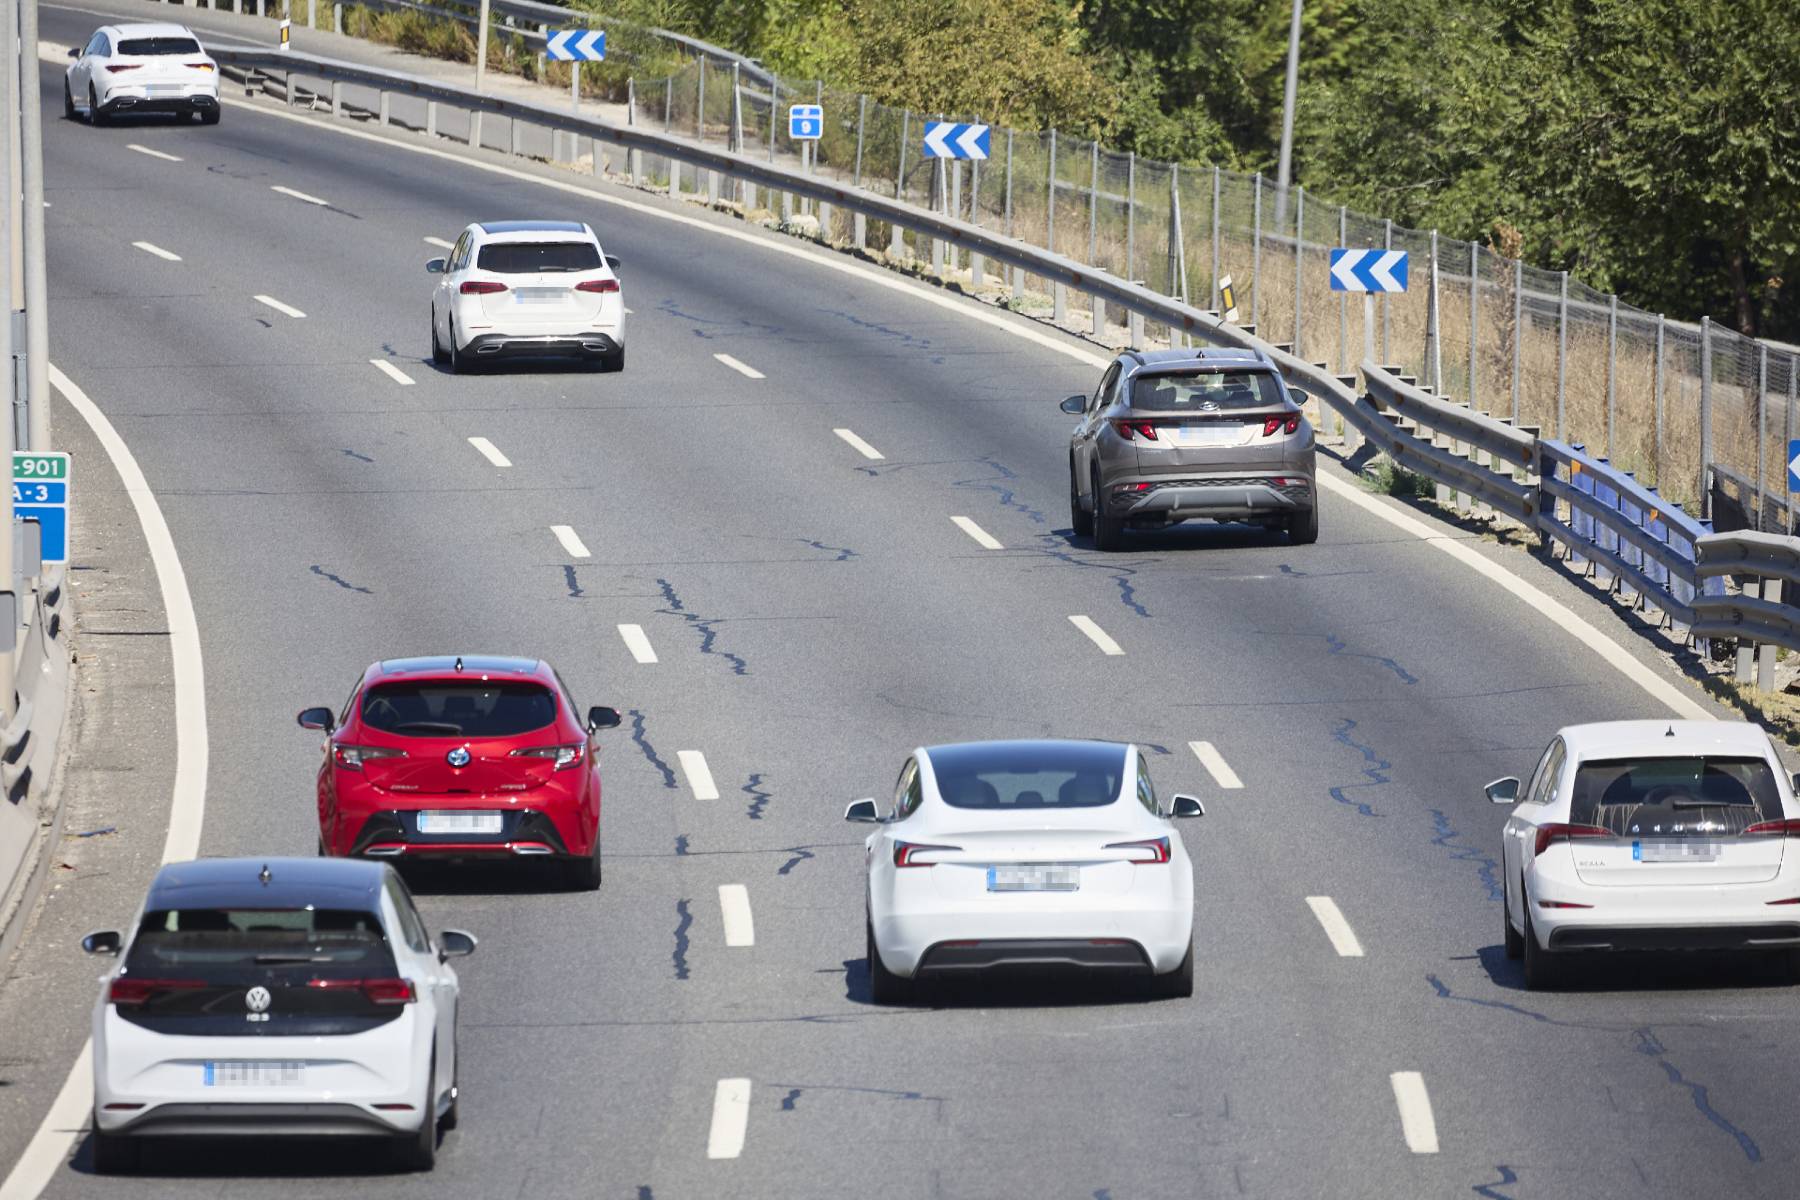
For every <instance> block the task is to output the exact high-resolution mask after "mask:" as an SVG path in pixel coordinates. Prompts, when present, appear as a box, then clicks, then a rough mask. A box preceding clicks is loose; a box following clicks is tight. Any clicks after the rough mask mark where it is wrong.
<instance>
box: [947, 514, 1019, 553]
mask: <svg viewBox="0 0 1800 1200" xmlns="http://www.w3.org/2000/svg"><path fill="white" fill-rule="evenodd" d="M950 519H951V520H952V521H954V522H955V523H956V527H957V528H958V529H960V530H962V531H963V532H964V533H966V534H968V535H969V536H970V537H972V538H974V539H975V544H976V545H977V546H980V547H981V548H982V549H983V550H1004V549H1006V547H1005V546H1002V545H1001V544H1000V542H999V540H998V539H996V538H995V537H994V535H993V534H991V533H989V532H988V531H987V530H985V529H983V528H982V527H981V526H979V525H977V524H976V523H975V522H973V521H971V520H969V518H967V517H951V518H950Z"/></svg>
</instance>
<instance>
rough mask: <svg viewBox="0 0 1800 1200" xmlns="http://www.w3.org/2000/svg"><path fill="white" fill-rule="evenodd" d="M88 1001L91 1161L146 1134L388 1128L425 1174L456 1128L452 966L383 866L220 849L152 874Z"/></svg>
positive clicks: (128, 1147)
mask: <svg viewBox="0 0 1800 1200" xmlns="http://www.w3.org/2000/svg"><path fill="white" fill-rule="evenodd" d="M82 948H83V949H85V950H87V951H88V952H89V953H90V954H108V955H115V956H117V958H118V963H117V965H116V966H115V967H114V968H113V969H112V970H111V971H110V972H108V974H107V975H106V976H105V977H104V978H103V979H102V981H101V982H102V987H101V990H100V999H99V1001H98V1002H97V1003H96V1004H95V1006H94V1138H93V1148H94V1166H95V1169H96V1170H98V1171H101V1172H103V1173H112V1172H118V1171H123V1170H128V1169H130V1168H132V1167H134V1166H135V1165H136V1164H137V1159H138V1149H139V1147H140V1146H141V1145H142V1142H141V1140H140V1139H141V1138H143V1137H170V1136H176V1137H180V1136H200V1137H217V1136H220V1135H250V1136H263V1135H270V1134H287V1135H298V1136H304V1137H321V1136H324V1137H331V1136H338V1135H347V1136H353V1137H375V1138H385V1139H388V1140H389V1142H390V1143H391V1144H392V1145H393V1147H394V1150H395V1152H396V1157H397V1158H398V1160H399V1162H400V1164H401V1165H402V1166H405V1167H408V1168H411V1169H415V1170H428V1169H430V1167H431V1166H432V1163H433V1162H434V1160H435V1158H436V1154H437V1134H438V1131H439V1130H440V1129H449V1128H451V1127H452V1126H454V1125H455V1124H456V1099H457V1090H456V1004H457V979H456V972H455V971H453V970H451V969H450V967H449V965H448V962H447V960H448V959H450V958H454V957H457V956H460V955H464V954H468V953H470V952H471V951H473V950H474V949H475V939H474V938H473V937H471V936H470V935H468V934H466V933H462V932H459V931H456V930H447V931H445V932H444V933H443V934H442V935H440V937H439V938H438V939H437V940H436V941H435V942H434V941H433V940H432V938H431V937H430V935H428V934H427V933H426V932H425V926H424V924H423V923H422V922H421V921H420V920H419V913H418V910H417V909H415V908H414V907H413V902H412V897H411V896H410V895H409V894H408V893H407V890H406V885H405V884H404V883H402V882H401V880H400V876H399V875H397V874H396V873H395V872H394V869H393V868H392V867H390V866H388V865H387V864H386V863H378V862H369V861H366V860H360V859H344V858H269V859H261V858H215V859H203V860H201V861H198V862H185V863H171V864H169V865H167V866H165V867H163V868H162V870H160V871H159V872H157V875H156V879H155V880H154V882H152V883H151V885H150V892H149V895H148V896H147V897H146V899H145V901H144V907H143V908H142V909H141V910H140V911H139V913H138V916H137V920H136V922H135V923H134V925H133V926H132V928H131V930H130V932H128V933H124V934H121V933H118V932H114V931H106V932H101V933H91V934H89V935H88V936H87V937H86V938H84V939H83V940H82Z"/></svg>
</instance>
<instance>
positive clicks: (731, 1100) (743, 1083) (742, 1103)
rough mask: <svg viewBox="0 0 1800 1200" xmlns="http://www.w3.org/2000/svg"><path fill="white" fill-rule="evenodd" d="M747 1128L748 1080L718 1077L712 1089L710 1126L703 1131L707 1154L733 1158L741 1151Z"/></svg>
mask: <svg viewBox="0 0 1800 1200" xmlns="http://www.w3.org/2000/svg"><path fill="white" fill-rule="evenodd" d="M749 1129H750V1081H749V1080H748V1079H721V1080H719V1086H718V1087H717V1088H716V1089H714V1091H713V1112H712V1128H711V1129H710V1130H709V1131H708V1132H707V1135H706V1157H708V1158H736V1157H737V1156H738V1155H740V1154H742V1153H743V1152H744V1137H745V1135H746V1134H747V1133H748V1132H749Z"/></svg>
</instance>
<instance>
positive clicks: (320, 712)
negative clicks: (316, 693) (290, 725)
mask: <svg viewBox="0 0 1800 1200" xmlns="http://www.w3.org/2000/svg"><path fill="white" fill-rule="evenodd" d="M294 719H295V720H296V721H298V722H300V728H302V729H330V728H331V710H330V709H329V708H306V709H302V710H301V711H300V715H299V716H297V717H295V718H294Z"/></svg>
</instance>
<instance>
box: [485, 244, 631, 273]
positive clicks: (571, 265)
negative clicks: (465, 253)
mask: <svg viewBox="0 0 1800 1200" xmlns="http://www.w3.org/2000/svg"><path fill="white" fill-rule="evenodd" d="M475 265H476V266H478V267H480V268H481V269H482V270H483V271H492V272H494V273H495V274H497V275H535V274H538V273H540V272H546V271H549V272H557V271H593V270H597V269H598V268H599V266H600V251H599V249H598V248H596V247H595V246H594V244H593V243H592V242H495V243H494V244H492V245H488V246H483V247H482V248H481V253H480V255H479V256H477V258H476V260H475Z"/></svg>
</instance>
